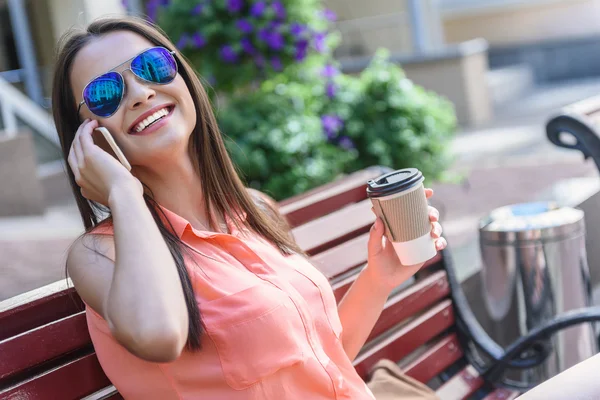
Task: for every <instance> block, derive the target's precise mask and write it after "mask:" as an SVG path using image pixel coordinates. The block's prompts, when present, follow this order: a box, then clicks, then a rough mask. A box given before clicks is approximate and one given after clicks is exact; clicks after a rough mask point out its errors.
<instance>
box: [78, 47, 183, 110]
mask: <svg viewBox="0 0 600 400" xmlns="http://www.w3.org/2000/svg"><path fill="white" fill-rule="evenodd" d="M174 54H175V52H174V51H169V50H167V49H165V48H164V47H153V48H151V49H148V50H144V51H143V52H141V53H140V54H138V55H137V56H135V57H133V58H131V59H130V60H127V61H125V62H124V63H122V64H120V65H118V66H117V67H115V68H114V69H116V68H118V67H120V66H121V65H123V64H126V63H127V62H129V61H131V65H130V66H129V68H127V69H125V70H124V71H123V72H125V71H131V72H132V73H133V74H134V75H135V76H137V77H138V78H140V79H141V80H143V81H146V82H149V83H153V84H157V85H166V84H168V83H171V82H173V79H175V77H176V76H177V61H176V60H175V57H174ZM123 72H121V73H119V72H116V71H110V72H107V73H105V74H102V75H100V76H97V77H96V78H94V79H92V80H91V81H90V82H89V83H88V84H87V85H85V88H83V100H82V101H81V103H79V107H78V108H77V114H79V111H80V110H81V106H83V105H84V104H85V105H87V107H88V108H89V110H90V111H91V112H92V113H94V115H97V116H98V117H102V118H108V117H110V116H111V115H113V114H114V113H116V112H117V110H118V109H119V107H120V106H121V101H122V100H123V96H124V95H125V80H124V79H123V75H122V73H123Z"/></svg>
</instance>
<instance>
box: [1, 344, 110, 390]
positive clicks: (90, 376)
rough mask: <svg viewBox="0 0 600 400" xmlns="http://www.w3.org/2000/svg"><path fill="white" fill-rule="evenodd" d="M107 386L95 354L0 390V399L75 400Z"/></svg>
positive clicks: (106, 379)
mask: <svg viewBox="0 0 600 400" xmlns="http://www.w3.org/2000/svg"><path fill="white" fill-rule="evenodd" d="M109 385H111V383H110V381H109V380H108V378H107V377H106V375H104V372H103V371H102V368H101V367H100V363H99V362H98V359H97V358H96V354H89V355H86V356H83V357H80V358H78V359H77V360H74V361H72V362H69V363H67V364H64V365H62V366H60V367H57V368H55V369H53V370H51V371H48V372H45V373H43V374H41V375H37V376H35V377H32V378H31V379H30V380H27V381H24V382H21V383H20V384H18V385H17V386H13V387H10V388H8V389H5V390H3V391H2V390H0V398H3V399H4V398H6V399H36V400H56V399H60V400H79V399H81V398H82V397H85V396H88V395H90V394H92V393H94V392H96V391H97V390H99V389H101V388H104V387H107V386H109Z"/></svg>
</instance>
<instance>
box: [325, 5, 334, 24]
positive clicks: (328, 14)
mask: <svg viewBox="0 0 600 400" xmlns="http://www.w3.org/2000/svg"><path fill="white" fill-rule="evenodd" d="M323 16H324V17H325V19H326V20H327V21H329V22H335V20H336V19H337V15H336V14H335V12H334V11H333V10H330V9H328V8H326V9H325V10H323Z"/></svg>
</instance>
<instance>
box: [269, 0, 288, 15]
mask: <svg viewBox="0 0 600 400" xmlns="http://www.w3.org/2000/svg"><path fill="white" fill-rule="evenodd" d="M271 7H273V10H274V11H275V15H276V16H277V18H279V19H285V16H286V12H285V7H284V6H283V4H281V1H279V0H275V1H274V2H273V5H272V6H271Z"/></svg>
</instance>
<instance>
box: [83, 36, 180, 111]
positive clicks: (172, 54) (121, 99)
mask: <svg viewBox="0 0 600 400" xmlns="http://www.w3.org/2000/svg"><path fill="white" fill-rule="evenodd" d="M154 49H163V50H166V51H167V52H168V53H169V54H171V56H173V60H175V77H177V74H178V73H179V63H178V62H177V57H175V51H174V50H169V49H167V48H166V47H164V46H154V47H150V48H148V49H146V50H143V51H141V52H139V53H138V54H136V55H135V56H133V57H131V58H130V59H129V60H127V61H123V62H122V63H121V64H119V65H117V66H116V67H114V68H112V69H110V70H108V71H106V72H105V73H103V74H100V75H97V76H95V77H93V78H92V79H91V80H90V81H89V82H88V83H87V85H85V86H84V88H83V90H82V91H81V97H82V99H83V100H81V102H80V103H79V106H78V107H77V115H79V113H80V111H81V107H82V106H83V105H84V104H86V102H85V90H86V89H87V88H88V86H90V85H91V84H92V82H94V81H95V80H96V79H98V78H100V77H101V76H104V75H106V74H108V73H111V72H114V73H116V74H119V76H121V81H122V82H123V93H122V94H121V98H120V99H119V105H117V108H115V111H113V112H112V113H111V114H110V115H107V116H105V117H101V116H99V115H97V114H95V113H94V112H93V111H92V110H91V109H90V107H89V106H87V104H86V106H87V107H88V110H90V112H91V113H92V114H94V115H96V116H97V117H99V118H110V117H112V116H113V115H114V114H115V113H116V112H117V111H119V108H121V103H122V102H123V99H124V98H125V93H126V91H127V86H126V85H125V78H124V77H123V74H124V73H125V71H130V72H131V73H132V74H133V76H135V77H136V78H138V79H139V80H141V81H142V82H148V83H151V84H153V85H168V84H169V83H171V82H173V81H174V80H175V77H174V78H173V79H172V80H170V81H169V82H165V83H157V82H152V81H149V80H147V79H144V78H142V77H141V76H138V75H137V74H136V73H135V72H133V70H132V69H131V65H130V66H129V68H125V69H124V70H123V71H121V72H119V71H115V70H116V69H117V68H119V67H120V66H122V65H124V64H127V63H130V62H131V61H133V60H134V59H136V58H137V57H139V56H141V55H142V54H144V53H145V52H147V51H152V50H154Z"/></svg>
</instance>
